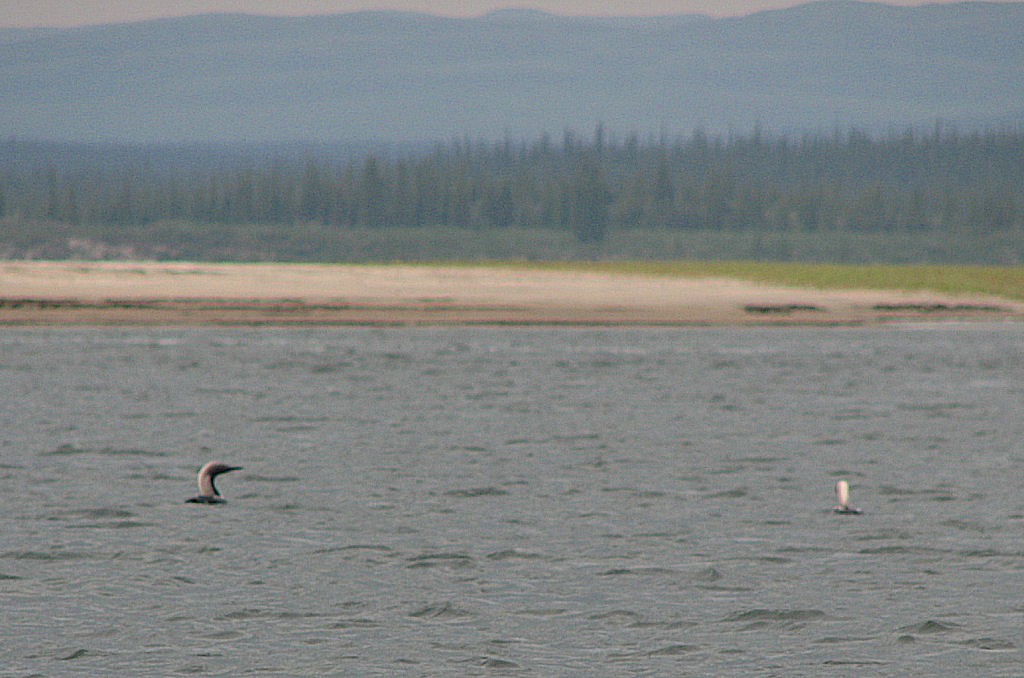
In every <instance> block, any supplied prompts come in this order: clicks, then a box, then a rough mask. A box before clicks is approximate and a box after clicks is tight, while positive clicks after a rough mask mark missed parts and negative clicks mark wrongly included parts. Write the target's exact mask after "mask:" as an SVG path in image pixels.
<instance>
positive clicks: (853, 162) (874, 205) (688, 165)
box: [0, 126, 1024, 242]
mask: <svg viewBox="0 0 1024 678" xmlns="http://www.w3.org/2000/svg"><path fill="white" fill-rule="evenodd" d="M60 150H61V149H59V148H58V149H56V150H55V149H54V146H53V145H47V144H35V145H33V144H31V143H28V142H7V144H0V219H3V222H4V223H6V224H12V223H17V222H21V223H24V222H27V221H31V222H36V223H38V224H40V228H42V227H44V226H45V225H46V224H52V225H61V226H62V227H64V228H68V227H71V228H72V230H73V231H74V232H76V233H81V234H83V236H87V235H88V227H89V226H90V225H104V226H107V227H109V226H111V225H116V226H119V227H123V228H124V229H131V228H132V227H135V226H143V225H147V224H153V223H157V222H163V221H174V222H188V223H192V224H195V228H196V229H212V228H216V226H217V225H218V224H224V225H244V224H253V225H267V224H270V225H275V224H276V225H280V226H281V227H282V228H286V227H288V226H289V225H295V224H302V223H315V224H321V225H324V226H329V227H336V228H340V229H344V228H370V229H376V228H388V227H392V226H401V227H422V228H429V227H432V226H455V227H462V228H473V229H503V228H511V227H517V228H542V229H565V230H568V231H570V232H572V233H573V234H574V235H575V236H576V237H577V238H578V239H579V240H580V241H581V242H598V241H601V240H602V239H603V238H604V237H605V235H606V233H607V232H608V230H609V229H629V228H663V229H707V230H733V231H769V232H771V231H776V232H778V231H790V232H816V231H850V232H901V231H902V232H943V233H952V232H964V233H992V232H1003V231H1010V230H1020V229H1022V227H1024V133H1021V132H1020V131H1017V130H1003V131H987V132H975V133H959V132H956V131H951V130H944V129H943V128H941V127H938V126H937V127H936V128H935V129H934V130H932V131H931V132H929V133H917V132H905V133H899V134H890V135H887V136H871V135H868V134H864V133H860V132H857V131H851V132H848V133H842V134H840V133H836V134H833V135H831V136H823V135H808V136H803V137H800V138H793V137H786V136H778V137H772V136H769V135H765V134H762V133H760V132H758V131H755V132H752V133H750V134H746V135H733V136H727V137H722V136H714V137H711V136H708V135H705V134H703V133H701V132H696V133H694V134H693V135H691V136H690V137H689V138H685V139H675V140H667V139H645V140H641V139H639V138H638V137H637V136H630V137H626V138H623V139H618V140H609V139H608V138H607V135H606V134H605V132H604V130H603V129H602V128H600V127H599V128H598V129H597V131H596V132H595V134H594V135H593V137H591V138H579V137H577V136H575V135H574V134H571V133H566V134H565V135H564V137H563V138H562V139H561V140H559V142H557V143H556V142H554V141H552V140H551V139H550V138H549V137H543V138H541V139H538V140H536V141H534V142H530V143H527V142H514V141H511V140H505V141H502V142H497V143H489V142H470V141H465V140H460V141H453V142H451V143H447V144H441V145H438V146H436V147H434V148H432V149H426V150H422V151H405V152H401V153H396V152H393V151H392V152H389V151H385V152H376V153H375V152H370V151H367V152H365V153H364V154H362V155H361V156H359V157H357V158H352V157H350V158H346V159H345V160H337V159H333V158H332V157H331V156H330V155H329V154H309V155H307V156H306V157H305V158H302V159H296V158H295V157H294V156H292V157H287V156H285V155H277V156H275V155H269V154H267V153H266V152H263V153H258V152H253V153H250V154H246V153H240V152H238V151H237V149H236V150H234V151H232V152H231V153H230V154H228V153H227V152H225V154H224V156H223V157H221V158H220V159H218V160H217V161H216V162H210V161H209V159H207V161H205V162H182V161H181V160H180V158H179V157H177V155H176V154H180V153H181V151H180V149H178V150H176V149H175V148H173V147H168V148H162V149H153V148H140V149H132V148H130V147H128V148H125V147H111V148H110V156H111V158H112V159H111V161H109V162H108V161H107V159H106V156H105V154H104V148H103V147H99V148H97V147H90V150H89V153H87V154H81V153H77V154H76V152H75V149H74V148H71V149H65V150H64V152H63V153H61V152H59V151H60ZM11 158H17V161H12V160H11ZM69 158H73V159H74V161H73V162H72V161H69ZM83 158H84V159H83Z"/></svg>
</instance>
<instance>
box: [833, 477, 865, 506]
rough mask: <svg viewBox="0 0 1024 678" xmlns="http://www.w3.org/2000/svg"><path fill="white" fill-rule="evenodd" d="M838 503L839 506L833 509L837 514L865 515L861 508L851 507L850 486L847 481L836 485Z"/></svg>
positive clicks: (841, 481)
mask: <svg viewBox="0 0 1024 678" xmlns="http://www.w3.org/2000/svg"><path fill="white" fill-rule="evenodd" d="M836 501H837V502H838V504H837V505H836V506H833V507H832V510H833V511H835V512H836V513H863V512H862V511H861V510H860V509H859V508H853V507H852V506H850V485H849V483H847V482H846V481H845V480H840V481H839V482H837V483H836Z"/></svg>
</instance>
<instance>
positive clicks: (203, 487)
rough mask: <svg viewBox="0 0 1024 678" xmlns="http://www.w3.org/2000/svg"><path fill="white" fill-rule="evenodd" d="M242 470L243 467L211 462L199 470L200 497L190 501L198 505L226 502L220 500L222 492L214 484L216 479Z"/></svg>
mask: <svg viewBox="0 0 1024 678" xmlns="http://www.w3.org/2000/svg"><path fill="white" fill-rule="evenodd" d="M241 468H242V467H241V466H229V465H228V464H225V463H224V462H222V461H211V462H208V463H206V464H204V465H203V467H202V468H201V469H199V479H198V482H199V496H198V497H194V498H192V499H189V501H190V502H192V503H197V504H216V503H219V502H222V501H224V500H223V499H221V498H220V492H219V491H218V490H217V486H216V485H215V484H214V483H213V480H214V478H216V477H217V476H219V475H220V474H221V473H228V472H229V471H239V470H241Z"/></svg>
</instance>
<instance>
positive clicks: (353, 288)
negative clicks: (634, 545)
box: [0, 261, 1024, 327]
mask: <svg viewBox="0 0 1024 678" xmlns="http://www.w3.org/2000/svg"><path fill="white" fill-rule="evenodd" d="M936 320H966V321H993V320H1017V321H1019V320H1024V303H1022V302H1019V301H1016V300H1012V299H1005V298H1000V297H993V296H984V295H954V294H940V293H934V292H906V291H900V290H823V289H813V288H803V287H786V286H777V285H767V284H758V283H753V282H748V281H744V280H736V279H731V278H684V277H670V276H654V275H640V274H625V273H602V272H594V271H586V270H573V271H559V270H547V269H530V268H525V267H516V266H513V265H509V266H507V267H505V266H500V265H487V266H484V265H481V266H444V265H404V264H394V265H386V264H385V265H362V264H355V265H348V264H217V263H213V264H206V263H182V262H91V261H79V262H47V261H43V262H40V261H5V262H0V326H6V327H11V326H90V325H94V326H120V325H125V326H132V325H141V326H415V325H495V326H506V325H511V326H517V325H521V326H531V325H539V326H544V325H567V326H573V325H577V326H608V327H614V326H645V325H647V326H716V325H761V326H764V325H808V326H832V325H835V326H844V325H876V324H884V323H891V322H908V321H910V322H914V321H928V322H931V321H936Z"/></svg>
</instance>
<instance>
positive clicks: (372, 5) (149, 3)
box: [0, 0, 1020, 28]
mask: <svg viewBox="0 0 1024 678" xmlns="http://www.w3.org/2000/svg"><path fill="white" fill-rule="evenodd" d="M804 1H805V0H0V28H21V27H36V26H77V25H85V24H102V23H121V22H125V21H140V20H143V19H155V18H160V17H169V16H183V15H188V14H205V13H209V12H242V13H246V14H272V15H281V16H298V15H309V14H342V13H345V12H356V11H362V10H380V9H386V10H403V11H412V12H426V13H430V14H442V15H446V16H478V15H480V14H486V13H487V12H490V11H493V10H496V9H508V8H513V7H514V8H528V9H539V10H544V11H547V12H552V13H554V14H573V15H592V16H656V15H662V14H708V15H711V16H719V17H721V16H736V15H741V14H750V13H751V12H757V11H761V10H765V9H779V8H782V7H791V6H793V5H798V4H802V3H803V2H804ZM929 1H931V2H935V1H938V2H952V1H954V0H890V1H889V2H887V3H886V4H891V5H923V4H928V2H929ZM1018 1H1020V0H1018Z"/></svg>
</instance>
